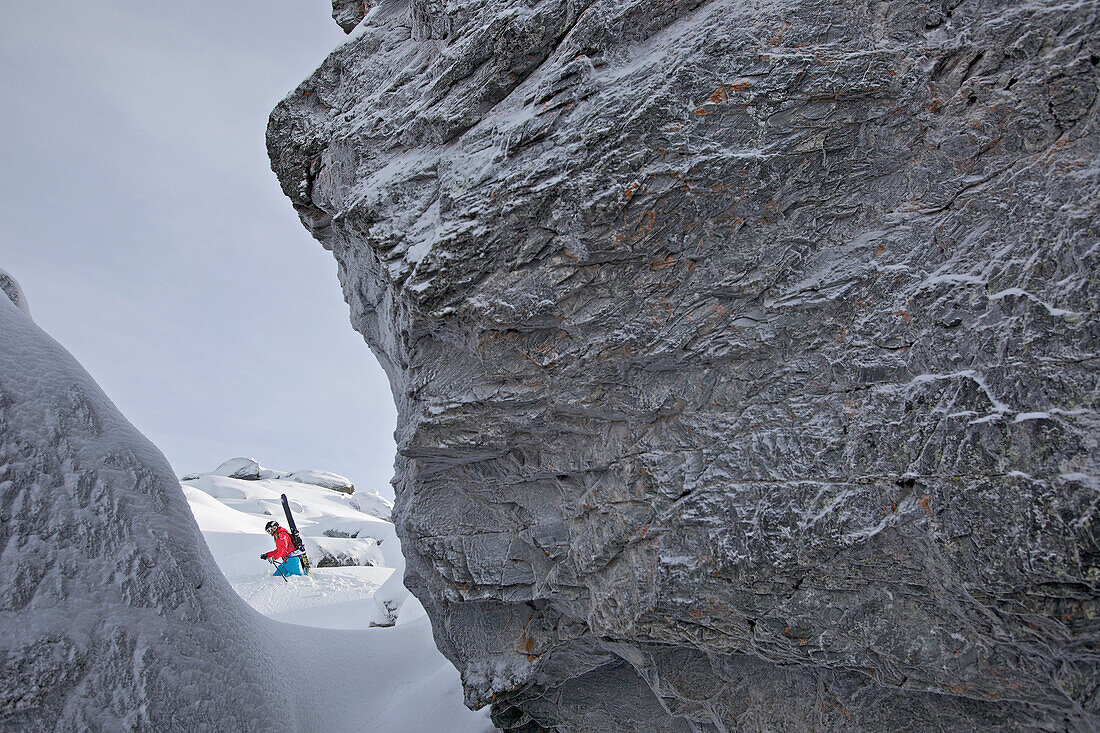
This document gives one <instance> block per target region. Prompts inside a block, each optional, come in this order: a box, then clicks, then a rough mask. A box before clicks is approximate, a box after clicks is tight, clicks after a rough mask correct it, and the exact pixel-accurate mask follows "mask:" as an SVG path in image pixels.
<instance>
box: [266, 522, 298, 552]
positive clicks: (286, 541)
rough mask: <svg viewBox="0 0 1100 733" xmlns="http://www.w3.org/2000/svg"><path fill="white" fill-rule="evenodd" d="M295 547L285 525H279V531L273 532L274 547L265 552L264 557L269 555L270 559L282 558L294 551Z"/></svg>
mask: <svg viewBox="0 0 1100 733" xmlns="http://www.w3.org/2000/svg"><path fill="white" fill-rule="evenodd" d="M295 549H296V548H295V547H294V538H293V537H291V536H290V532H289V531H288V530H287V529H286V528H285V527H279V531H278V532H276V533H275V549H274V550H272V551H271V552H265V553H264V557H269V558H271V559H272V560H282V559H283V558H284V557H286V556H287V555H289V554H290V553H292V552H294V550H295Z"/></svg>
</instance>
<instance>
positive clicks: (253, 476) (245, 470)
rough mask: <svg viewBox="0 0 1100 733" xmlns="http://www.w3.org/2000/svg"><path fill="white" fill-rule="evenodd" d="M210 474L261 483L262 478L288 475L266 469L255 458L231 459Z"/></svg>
mask: <svg viewBox="0 0 1100 733" xmlns="http://www.w3.org/2000/svg"><path fill="white" fill-rule="evenodd" d="M210 473H212V474H214V475H216V476H228V477H229V478H236V479H241V480H243V481H259V480H260V479H262V478H280V477H282V476H284V475H286V474H285V473H284V472H283V471H273V470H271V469H270V468H264V467H263V466H261V465H260V464H259V462H257V461H256V459H255V458H230V459H229V460H228V461H226V462H225V463H223V464H221V465H220V466H218V467H217V468H215V469H214V470H213V471H211V472H210Z"/></svg>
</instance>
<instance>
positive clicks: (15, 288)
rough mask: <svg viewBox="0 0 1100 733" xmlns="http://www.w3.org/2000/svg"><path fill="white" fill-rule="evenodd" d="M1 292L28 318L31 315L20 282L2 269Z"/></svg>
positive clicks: (0, 276) (0, 274)
mask: <svg viewBox="0 0 1100 733" xmlns="http://www.w3.org/2000/svg"><path fill="white" fill-rule="evenodd" d="M0 291H2V292H3V293H4V295H6V296H8V298H10V299H11V302H12V303H15V305H16V306H18V308H19V310H21V311H23V312H24V313H26V314H27V315H28V316H29V315H30V314H31V307H30V305H28V304H27V296H26V295H25V294H24V293H23V288H21V287H19V281H17V280H16V279H15V278H14V277H12V276H11V275H9V274H8V273H7V272H6V271H4V270H2V269H0Z"/></svg>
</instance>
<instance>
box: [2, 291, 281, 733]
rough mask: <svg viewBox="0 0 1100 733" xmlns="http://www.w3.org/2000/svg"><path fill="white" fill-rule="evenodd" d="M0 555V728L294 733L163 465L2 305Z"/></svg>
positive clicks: (248, 616) (269, 670)
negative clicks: (286, 729) (286, 728)
mask: <svg viewBox="0 0 1100 733" xmlns="http://www.w3.org/2000/svg"><path fill="white" fill-rule="evenodd" d="M3 275H4V274H3V273H0V285H2V286H3V288H4V292H8V293H13V292H14V293H19V294H20V296H21V292H22V291H20V290H19V288H18V285H16V284H14V280H11V279H10V278H8V282H5V281H4V277H2V276H3ZM16 301H17V302H19V304H20V306H21V307H22V310H23V311H25V310H26V301H25V299H23V298H22V297H20V298H18V299H16ZM20 301H21V302H20ZM0 551H2V554H0V567H2V569H3V570H2V572H0V680H2V681H3V684H2V685H0V730H4V731H88V730H91V731H117V730H128V731H176V730H189V731H190V730H210V731H241V730H275V729H277V728H278V727H279V725H280V724H282V723H286V722H288V721H289V722H290V724H291V725H300V724H301V722H302V721H300V720H299V719H298V718H297V717H295V715H294V714H295V711H293V710H291V709H288V708H287V705H286V703H285V702H283V700H284V699H290V698H289V693H290V690H289V689H282V687H283V683H281V682H279V681H278V680H279V676H278V674H277V673H276V670H275V665H274V663H273V660H274V659H277V657H276V656H275V655H274V654H273V653H270V652H267V651H265V650H266V649H270V648H275V647H274V645H273V644H272V639H271V638H270V636H269V635H268V634H267V632H266V631H265V630H264V629H262V628H260V624H258V623H257V621H258V620H259V615H258V614H256V613H255V612H253V611H252V610H251V609H249V608H248V607H247V606H246V605H245V604H244V601H242V600H241V599H240V598H239V597H237V595H236V594H235V593H234V592H233V590H232V589H231V588H230V587H229V585H228V583H227V582H226V580H225V578H223V577H222V575H221V573H219V572H218V569H217V566H215V565H214V561H213V559H212V558H211V557H210V553H209V551H208V550H207V549H206V544H205V543H204V542H203V540H202V536H201V535H200V534H199V530H198V527H197V526H196V525H195V520H194V519H193V518H192V516H191V512H190V510H189V509H188V508H187V504H186V503H185V502H184V499H183V494H182V492H181V491H180V489H179V484H178V483H177V482H176V480H175V477H174V476H173V475H172V470H171V468H170V467H169V466H168V462H167V461H165V459H164V457H163V456H161V454H160V453H159V451H157V449H156V448H155V447H153V445H152V444H151V443H149V441H148V440H146V439H145V438H144V436H142V435H141V434H140V433H139V432H138V431H137V430H136V429H134V427H133V426H132V425H130V424H129V423H128V422H126V420H125V418H123V417H122V415H120V414H119V413H118V410H117V409H115V407H114V405H112V404H111V402H110V400H108V399H107V397H106V396H105V395H104V394H103V392H102V391H100V389H99V388H98V387H97V386H96V384H95V383H94V382H93V381H92V379H91V377H89V376H88V374H87V373H86V372H85V371H84V370H83V369H82V368H81V367H80V366H79V365H78V364H77V363H76V361H75V360H74V359H73V357H72V356H70V355H69V354H68V353H67V352H66V351H65V350H64V349H62V348H61V347H60V346H58V345H57V343H55V342H54V341H53V340H52V339H50V338H49V337H48V336H46V335H45V334H44V333H43V332H42V331H41V330H40V329H39V328H38V327H37V326H35V325H34V323H33V322H32V321H31V320H30V318H29V317H28V316H27V314H26V313H25V312H21V310H20V308H17V307H16V306H15V305H13V304H12V302H9V300H8V298H7V297H5V296H4V295H3V294H2V293H0ZM272 680H276V681H275V682H272ZM283 695H287V696H288V697H286V698H284V697H283Z"/></svg>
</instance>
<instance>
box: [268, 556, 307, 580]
mask: <svg viewBox="0 0 1100 733" xmlns="http://www.w3.org/2000/svg"><path fill="white" fill-rule="evenodd" d="M305 574H306V571H305V570H303V569H302V561H301V560H299V559H298V558H296V557H288V558H287V559H286V560H283V561H282V562H281V563H279V566H278V567H277V568H275V572H274V573H272V575H282V576H287V575H305Z"/></svg>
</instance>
